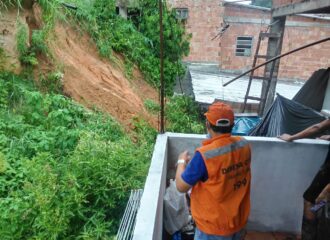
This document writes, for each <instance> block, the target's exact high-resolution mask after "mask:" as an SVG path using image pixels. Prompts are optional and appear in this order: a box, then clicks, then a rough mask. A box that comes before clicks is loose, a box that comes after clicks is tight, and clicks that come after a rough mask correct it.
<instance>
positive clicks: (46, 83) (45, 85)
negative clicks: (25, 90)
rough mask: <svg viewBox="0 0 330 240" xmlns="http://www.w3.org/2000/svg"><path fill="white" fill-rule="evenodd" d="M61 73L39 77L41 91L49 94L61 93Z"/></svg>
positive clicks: (56, 72) (55, 72)
mask: <svg viewBox="0 0 330 240" xmlns="http://www.w3.org/2000/svg"><path fill="white" fill-rule="evenodd" d="M63 76H64V75H63V73H62V72H60V71H54V72H51V73H49V74H44V75H41V76H40V77H39V81H40V87H41V90H42V91H44V92H49V93H62V91H63Z"/></svg>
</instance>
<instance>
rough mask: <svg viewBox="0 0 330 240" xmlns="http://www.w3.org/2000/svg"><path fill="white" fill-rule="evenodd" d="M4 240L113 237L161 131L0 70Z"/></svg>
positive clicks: (0, 179)
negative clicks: (131, 132)
mask: <svg viewBox="0 0 330 240" xmlns="http://www.w3.org/2000/svg"><path fill="white" fill-rule="evenodd" d="M0 86H1V88H0V103H1V106H0V119H1V121H0V236H1V239H4V240H6V239H110V237H111V235H113V234H115V233H116V229H117V227H118V222H119V220H120V218H121V216H122V213H123V209H124V207H125V205H126V200H127V198H128V194H129V190H130V189H133V188H141V187H142V186H143V182H144V180H145V177H146V174H147V169H148V165H149V160H150V158H151V151H152V146H153V144H152V143H153V142H154V140H155V135H156V134H155V131H154V130H153V129H152V128H150V127H149V126H147V125H146V124H145V123H144V122H141V121H138V120H137V121H136V131H135V136H134V137H133V139H136V141H134V142H132V140H131V138H129V137H128V136H127V135H126V134H125V133H124V131H123V130H122V128H121V127H120V126H119V125H118V123H116V122H115V121H114V120H113V119H112V118H111V117H109V116H107V115H105V114H102V113H99V112H91V111H88V110H86V109H84V108H83V107H81V106H79V105H77V104H75V103H74V102H72V101H71V100H70V99H67V98H66V97H64V96H61V95H55V94H46V95H43V94H41V93H39V92H37V91H35V89H34V88H33V86H31V85H29V82H26V81H25V80H22V79H20V78H19V77H17V76H15V75H12V74H8V73H6V74H4V73H1V74H0Z"/></svg>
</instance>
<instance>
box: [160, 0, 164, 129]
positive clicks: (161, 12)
mask: <svg viewBox="0 0 330 240" xmlns="http://www.w3.org/2000/svg"><path fill="white" fill-rule="evenodd" d="M159 31H160V33H159V37H160V133H164V132H165V127H164V125H165V124H164V97H165V89H164V36H163V3H162V0H159Z"/></svg>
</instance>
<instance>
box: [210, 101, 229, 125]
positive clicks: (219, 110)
mask: <svg viewBox="0 0 330 240" xmlns="http://www.w3.org/2000/svg"><path fill="white" fill-rule="evenodd" d="M204 115H205V116H206V118H207V120H208V121H209V122H210V123H211V124H212V125H214V126H223V127H226V126H231V125H233V124H234V112H233V109H232V108H231V107H230V106H229V105H227V104H225V103H222V102H214V103H212V105H210V106H209V109H208V111H207V112H206V113H205V114H204Z"/></svg>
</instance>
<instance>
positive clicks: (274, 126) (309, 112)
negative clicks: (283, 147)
mask: <svg viewBox="0 0 330 240" xmlns="http://www.w3.org/2000/svg"><path fill="white" fill-rule="evenodd" d="M323 120H325V117H324V116H323V115H321V114H320V113H318V112H317V111H315V110H314V109H312V108H310V107H306V106H304V105H302V104H300V103H298V102H295V101H293V100H289V99H287V98H284V97H282V96H281V95H279V94H278V95H277V98H276V99H275V101H274V103H273V105H272V106H271V108H270V109H269V110H268V112H267V113H266V115H265V116H264V118H263V119H262V121H261V122H260V123H259V124H258V125H257V126H256V127H255V128H254V129H253V130H252V131H251V133H250V136H265V137H276V136H279V135H281V134H283V133H288V134H295V133H297V132H300V131H302V130H304V129H306V128H308V127H310V126H311V125H313V124H316V123H319V122H322V121H323Z"/></svg>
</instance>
